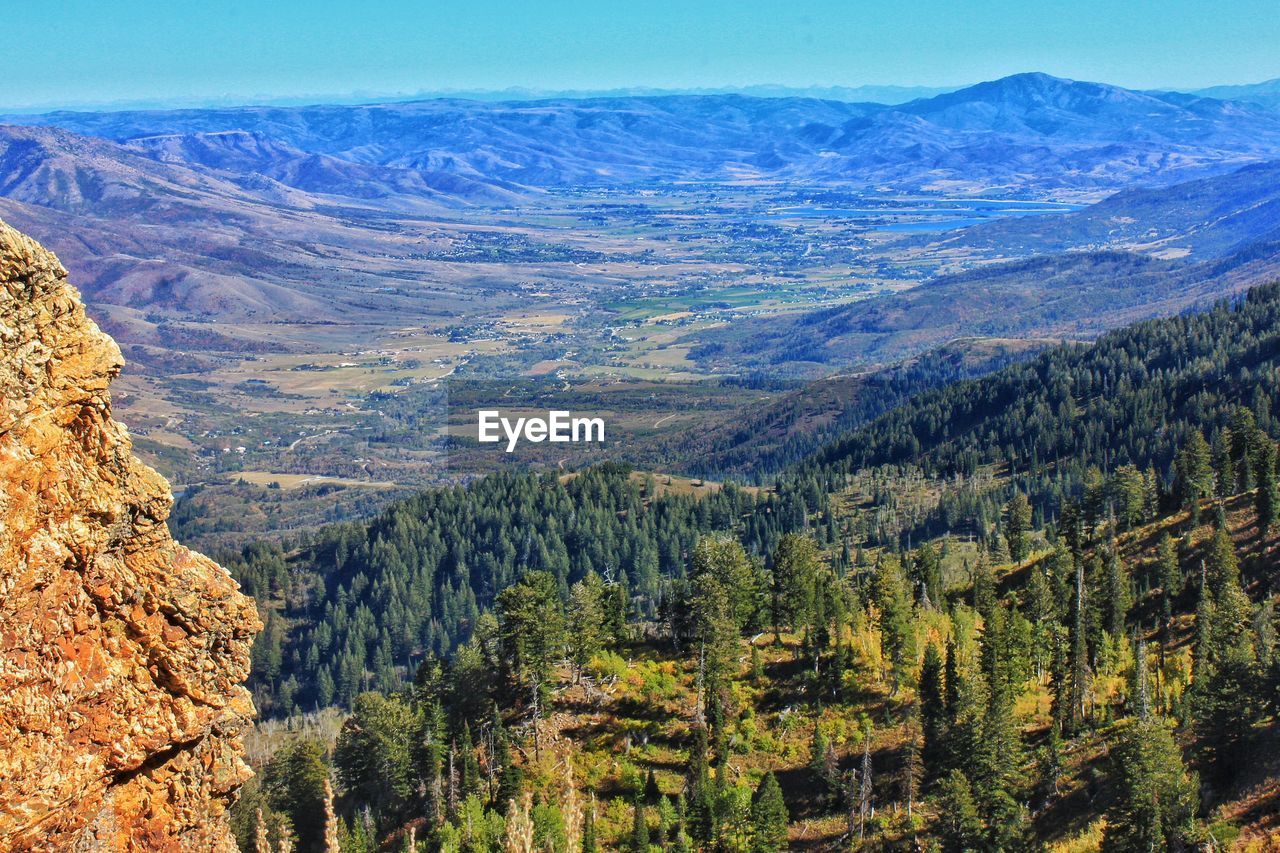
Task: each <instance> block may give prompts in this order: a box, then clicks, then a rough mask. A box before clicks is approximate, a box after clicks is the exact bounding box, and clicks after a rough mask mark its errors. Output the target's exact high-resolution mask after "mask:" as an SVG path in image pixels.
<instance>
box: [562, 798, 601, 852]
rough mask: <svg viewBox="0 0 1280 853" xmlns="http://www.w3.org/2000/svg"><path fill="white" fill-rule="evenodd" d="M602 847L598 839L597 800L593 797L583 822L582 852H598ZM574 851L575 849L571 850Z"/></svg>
mask: <svg viewBox="0 0 1280 853" xmlns="http://www.w3.org/2000/svg"><path fill="white" fill-rule="evenodd" d="M599 849H600V847H599V844H598V842H597V841H596V801H595V798H594V797H592V799H591V808H590V809H588V810H587V814H586V817H585V818H584V820H583V823H582V853H598V851H599ZM569 853H573V851H572V850H571V851H569Z"/></svg>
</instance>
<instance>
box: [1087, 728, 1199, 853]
mask: <svg viewBox="0 0 1280 853" xmlns="http://www.w3.org/2000/svg"><path fill="white" fill-rule="evenodd" d="M1112 765H1113V768H1114V769H1113V770H1112V774H1113V776H1114V777H1115V779H1116V783H1117V784H1116V789H1117V791H1118V796H1117V797H1116V799H1115V801H1114V804H1113V805H1112V807H1111V808H1110V809H1109V811H1108V814H1107V829H1106V835H1105V836H1104V839H1103V849H1105V850H1116V851H1133V853H1149V851H1152V850H1175V849H1184V848H1187V847H1189V846H1190V843H1189V842H1190V837H1189V836H1190V829H1191V824H1192V821H1193V819H1194V817H1195V813H1196V810H1197V808H1198V794H1197V791H1198V789H1199V783H1198V781H1197V780H1196V778H1195V777H1194V776H1193V775H1192V774H1189V773H1188V772H1187V770H1186V768H1185V766H1184V765H1183V762H1182V751H1181V750H1180V749H1178V745H1177V743H1176V742H1175V741H1174V739H1173V735H1172V733H1171V732H1170V731H1169V727H1168V726H1167V725H1165V724H1164V722H1163V721H1161V720H1160V719H1159V718H1157V717H1146V718H1140V719H1138V720H1136V721H1135V722H1134V723H1132V724H1131V725H1130V726H1129V728H1128V730H1127V731H1126V732H1125V733H1124V734H1123V735H1122V736H1121V739H1120V742H1119V744H1118V745H1117V746H1116V748H1115V751H1114V753H1113V755H1112Z"/></svg>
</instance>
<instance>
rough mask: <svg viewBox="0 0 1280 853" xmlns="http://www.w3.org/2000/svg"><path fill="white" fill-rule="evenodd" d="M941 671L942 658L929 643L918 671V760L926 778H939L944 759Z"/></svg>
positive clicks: (943, 690)
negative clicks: (921, 744)
mask: <svg viewBox="0 0 1280 853" xmlns="http://www.w3.org/2000/svg"><path fill="white" fill-rule="evenodd" d="M942 669H943V661H942V655H941V654H939V652H938V647H937V646H936V645H934V644H933V643H929V645H928V646H926V647H925V650H924V665H923V666H922V667H921V669H920V723H921V729H922V730H923V734H924V747H923V750H922V754H921V757H922V759H923V761H924V766H925V772H926V774H927V775H928V777H929V778H930V779H936V778H939V777H940V776H941V775H942V772H943V767H944V759H945V756H946V733H947V700H946V692H945V690H946V688H945V686H944V684H943V681H942V678H943V676H942Z"/></svg>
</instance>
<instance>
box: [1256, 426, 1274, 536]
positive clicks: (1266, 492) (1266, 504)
mask: <svg viewBox="0 0 1280 853" xmlns="http://www.w3.org/2000/svg"><path fill="white" fill-rule="evenodd" d="M1253 459H1254V462H1253V470H1254V482H1256V483H1257V484H1258V486H1257V488H1258V491H1257V492H1256V493H1255V494H1254V508H1255V509H1256V510H1257V512H1258V528H1259V529H1260V530H1262V531H1263V533H1266V532H1267V531H1269V530H1270V529H1271V528H1272V527H1274V526H1275V523H1276V518H1277V514H1280V483H1277V481H1276V445H1275V442H1273V441H1271V439H1269V438H1266V437H1265V436H1264V437H1262V439H1261V440H1260V441H1259V442H1258V449H1257V450H1256V451H1255V453H1254V457H1253Z"/></svg>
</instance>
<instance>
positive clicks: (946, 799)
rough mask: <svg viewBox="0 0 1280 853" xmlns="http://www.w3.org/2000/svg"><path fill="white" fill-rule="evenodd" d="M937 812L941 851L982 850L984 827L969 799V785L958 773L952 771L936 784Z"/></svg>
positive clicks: (984, 841) (983, 847) (984, 844)
mask: <svg viewBox="0 0 1280 853" xmlns="http://www.w3.org/2000/svg"><path fill="white" fill-rule="evenodd" d="M937 812H938V834H939V835H941V836H942V843H943V849H945V850H947V851H948V852H949V853H950V851H956V853H959V851H965V850H981V849H985V847H986V839H985V838H984V835H985V827H984V825H983V822H982V815H981V814H980V813H979V811H978V804H977V802H976V801H975V800H974V798H973V785H972V783H970V781H969V778H968V777H967V776H965V775H964V773H963V772H961V771H960V770H952V771H951V772H950V773H948V774H947V775H946V776H945V777H943V779H942V781H941V782H940V783H939V785H938V796H937Z"/></svg>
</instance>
